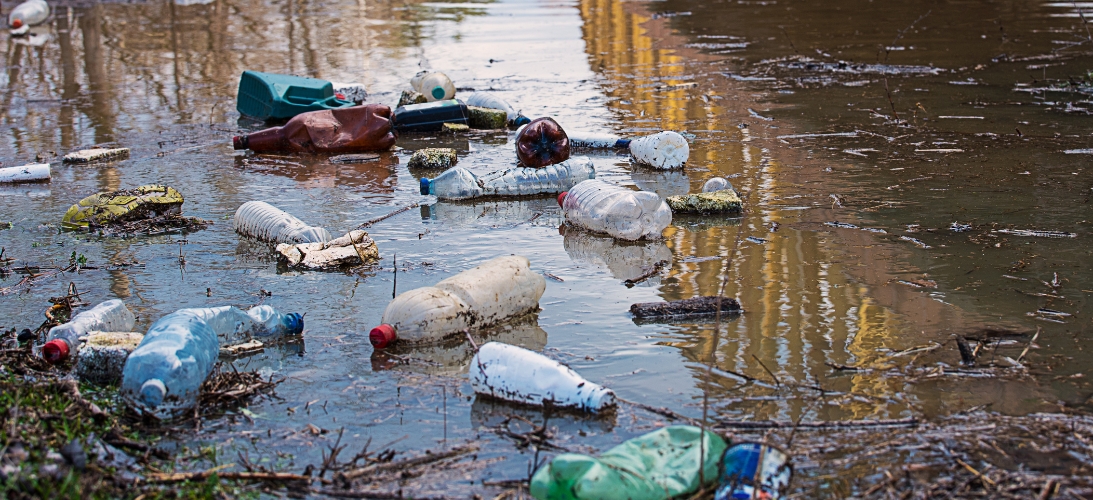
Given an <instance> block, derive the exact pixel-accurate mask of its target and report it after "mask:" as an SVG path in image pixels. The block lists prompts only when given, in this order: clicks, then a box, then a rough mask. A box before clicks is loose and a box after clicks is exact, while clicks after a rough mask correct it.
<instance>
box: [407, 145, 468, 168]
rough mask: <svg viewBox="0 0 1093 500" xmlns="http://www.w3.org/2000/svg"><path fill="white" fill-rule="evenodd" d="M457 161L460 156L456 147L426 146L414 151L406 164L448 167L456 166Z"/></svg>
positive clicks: (419, 166)
mask: <svg viewBox="0 0 1093 500" xmlns="http://www.w3.org/2000/svg"><path fill="white" fill-rule="evenodd" d="M456 161H458V158H457V157H456V154H455V150H454V149H451V148H425V149H419V150H417V151H414V154H413V155H411V156H410V161H409V162H407V163H406V166H407V167H409V168H427V169H448V168H451V167H452V166H454V165H455V163H456Z"/></svg>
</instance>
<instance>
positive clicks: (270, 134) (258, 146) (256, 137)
mask: <svg viewBox="0 0 1093 500" xmlns="http://www.w3.org/2000/svg"><path fill="white" fill-rule="evenodd" d="M233 143H234V146H235V149H250V150H251V151H255V152H262V151H280V150H282V149H285V135H284V129H283V127H272V128H267V129H265V130H259V131H258V132H255V133H253V134H248V135H245V136H241V137H239V140H238V141H233Z"/></svg>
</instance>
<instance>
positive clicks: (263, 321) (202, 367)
mask: <svg viewBox="0 0 1093 500" xmlns="http://www.w3.org/2000/svg"><path fill="white" fill-rule="evenodd" d="M303 327H304V321H303V316H301V315H299V314H296V313H290V314H280V313H278V312H277V311H276V310H275V309H274V308H273V307H271V306H257V307H254V308H251V309H250V310H249V311H247V312H243V311H242V310H240V309H238V308H236V307H232V306H223V307H208V308H199V309H180V310H178V311H175V312H173V313H171V314H168V315H166V316H164V317H162V318H160V319H159V321H156V322H155V323H153V324H152V327H151V328H149V329H148V333H146V334H145V335H144V339H143V340H141V342H140V345H138V346H137V348H136V349H135V350H133V353H132V354H130V355H129V359H128V360H126V362H125V368H124V369H123V370H122V382H121V395H122V398H123V399H125V401H126V402H127V403H128V404H129V405H130V406H132V407H133V408H134V409H135V410H137V411H139V412H141V413H147V414H150V415H154V416H157V417H160V418H163V417H169V416H171V415H173V414H175V413H176V412H177V411H179V410H182V409H185V408H190V407H192V406H193V405H194V404H195V403H196V402H197V396H198V391H199V389H200V388H201V384H202V383H203V382H205V379H206V378H207V377H208V376H209V373H211V372H212V369H213V366H214V364H215V363H216V360H217V358H218V356H219V353H220V343H221V342H224V343H225V344H227V343H236V342H238V341H240V340H242V339H245V338H249V337H254V336H258V337H274V336H281V335H295V334H299V333H300V332H301V331H303Z"/></svg>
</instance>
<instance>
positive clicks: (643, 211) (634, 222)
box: [558, 179, 672, 240]
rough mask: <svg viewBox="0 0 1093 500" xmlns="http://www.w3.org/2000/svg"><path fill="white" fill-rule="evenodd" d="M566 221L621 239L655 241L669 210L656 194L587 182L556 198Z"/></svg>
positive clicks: (669, 212)
mask: <svg viewBox="0 0 1093 500" xmlns="http://www.w3.org/2000/svg"><path fill="white" fill-rule="evenodd" d="M558 204H559V205H561V206H562V212H563V213H564V215H565V219H566V222H569V223H570V224H573V225H575V226H578V227H582V228H584V229H587V230H590V231H595V232H599V233H607V234H609V235H611V236H613V237H615V238H619V239H623V240H639V239H642V238H648V239H659V238H660V233H661V232H662V231H664V228H666V227H668V225H669V224H671V223H672V209H670V208H668V204H667V203H664V201H663V200H661V199H660V197H659V196H657V195H656V193H650V192H648V191H632V190H630V189H626V188H624V187H620V186H616V185H614V184H608V183H606V182H603V181H600V180H596V179H590V180H587V181H583V182H581V183H579V184H577V185H576V186H573V189H570V190H569V191H568V192H566V193H562V194H561V195H559V196H558Z"/></svg>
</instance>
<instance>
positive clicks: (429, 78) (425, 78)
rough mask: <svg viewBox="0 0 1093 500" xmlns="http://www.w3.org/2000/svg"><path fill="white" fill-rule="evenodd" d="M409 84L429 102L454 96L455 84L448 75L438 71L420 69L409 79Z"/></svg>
mask: <svg viewBox="0 0 1093 500" xmlns="http://www.w3.org/2000/svg"><path fill="white" fill-rule="evenodd" d="M410 86H411V87H413V88H414V90H415V91H417V92H420V93H421V95H423V96H425V98H426V99H428V100H429V102H433V101H443V100H446V99H451V98H453V97H455V84H453V83H452V79H451V78H448V75H445V74H444V73H440V72H429V71H422V72H420V73H418V74H416V75H414V77H413V78H411V79H410Z"/></svg>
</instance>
